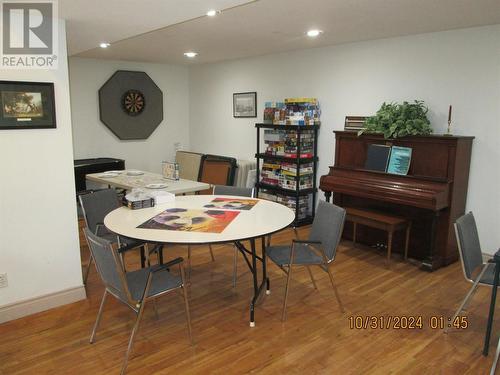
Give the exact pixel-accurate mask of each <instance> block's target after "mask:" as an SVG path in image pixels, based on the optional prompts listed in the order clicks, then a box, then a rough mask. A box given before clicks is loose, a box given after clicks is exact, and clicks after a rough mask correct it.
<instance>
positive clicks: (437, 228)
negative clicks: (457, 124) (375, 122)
mask: <svg viewBox="0 0 500 375" xmlns="http://www.w3.org/2000/svg"><path fill="white" fill-rule="evenodd" d="M334 133H335V164H334V165H333V166H331V167H330V172H329V174H328V175H325V176H322V177H321V179H320V189H321V190H323V191H324V192H325V196H326V198H327V200H329V198H330V197H331V195H332V194H333V201H334V203H336V204H338V205H340V206H346V207H348V206H351V207H357V208H369V209H375V210H379V211H384V212H387V213H392V214H395V215H399V216H404V217H406V218H408V219H410V220H411V221H412V234H411V238H410V247H409V257H411V258H414V259H418V260H420V261H421V262H422V266H423V268H425V269H428V270H434V269H436V268H438V267H441V266H444V265H447V264H450V263H452V262H454V261H456V260H457V259H458V248H457V244H456V240H455V234H454V229H453V223H454V222H455V219H456V218H458V217H460V216H461V215H463V214H464V212H465V204H466V199H467V186H468V179H469V166H470V158H471V149H472V141H473V139H474V137H462V136H442V135H430V136H414V137H405V138H400V139H384V138H383V137H382V136H381V135H377V134H365V135H362V136H359V137H358V136H357V133H356V132H349V131H335V132H334ZM370 144H385V145H390V146H402V147H410V148H411V149H412V160H411V164H410V170H409V172H408V175H406V176H400V175H393V174H388V173H383V172H374V171H368V170H364V169H363V167H364V164H365V160H366V154H367V149H368V146H369V145H370ZM349 233H350V227H349V225H348V224H346V228H345V232H344V234H345V236H346V237H349ZM358 240H359V241H361V242H364V243H366V244H369V245H373V244H376V243H383V242H384V234H383V233H379V232H378V231H377V230H374V229H370V228H360V230H359V232H358ZM403 240H404V239H403V238H395V248H397V247H399V248H402V246H401V244H402V243H403ZM398 245H400V246H398Z"/></svg>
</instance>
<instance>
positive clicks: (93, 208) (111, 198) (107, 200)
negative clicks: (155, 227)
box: [78, 189, 145, 284]
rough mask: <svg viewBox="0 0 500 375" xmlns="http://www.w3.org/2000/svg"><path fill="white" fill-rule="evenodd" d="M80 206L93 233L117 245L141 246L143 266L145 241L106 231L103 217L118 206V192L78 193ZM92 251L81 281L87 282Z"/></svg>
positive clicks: (111, 190) (143, 264) (105, 190)
mask: <svg viewBox="0 0 500 375" xmlns="http://www.w3.org/2000/svg"><path fill="white" fill-rule="evenodd" d="M78 199H79V200H80V206H81V208H82V211H83V217H84V219H85V224H86V225H87V228H88V229H89V230H90V231H91V232H92V233H93V234H95V235H98V236H99V237H102V238H105V239H107V240H108V241H110V242H111V243H117V244H118V246H119V247H120V246H122V245H127V246H132V247H140V248H141V266H142V267H144V266H145V255H144V252H145V243H144V242H143V241H137V240H133V239H131V238H127V237H123V236H117V235H116V234H115V233H112V232H110V231H108V229H107V228H106V227H105V226H104V217H105V216H106V215H107V214H108V213H110V212H111V211H113V210H115V209H117V208H119V207H120V206H121V205H120V202H119V200H118V194H117V193H116V191H115V190H114V189H103V190H96V191H93V192H90V193H88V194H84V195H79V196H78ZM92 261H93V258H92V253H90V255H89V261H88V266H87V269H86V270H85V274H84V276H83V283H84V284H86V283H87V278H88V276H89V270H90V266H91V265H92Z"/></svg>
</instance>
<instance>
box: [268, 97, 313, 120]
mask: <svg viewBox="0 0 500 375" xmlns="http://www.w3.org/2000/svg"><path fill="white" fill-rule="evenodd" d="M320 115H321V110H320V107H319V103H318V100H317V99H316V98H287V99H285V101H284V102H266V105H265V109H264V123H267V124H275V125H319V124H320Z"/></svg>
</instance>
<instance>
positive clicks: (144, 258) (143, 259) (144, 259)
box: [140, 246, 146, 268]
mask: <svg viewBox="0 0 500 375" xmlns="http://www.w3.org/2000/svg"><path fill="white" fill-rule="evenodd" d="M140 254H141V268H144V267H146V248H145V247H144V246H141V250H140Z"/></svg>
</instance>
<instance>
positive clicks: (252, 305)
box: [250, 238, 259, 327]
mask: <svg viewBox="0 0 500 375" xmlns="http://www.w3.org/2000/svg"><path fill="white" fill-rule="evenodd" d="M250 248H251V250H252V275H253V298H252V302H250V327H255V304H256V303H257V297H258V296H259V294H258V293H259V287H258V286H257V284H258V281H257V254H256V253H255V239H254V238H252V239H251V240H250Z"/></svg>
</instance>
